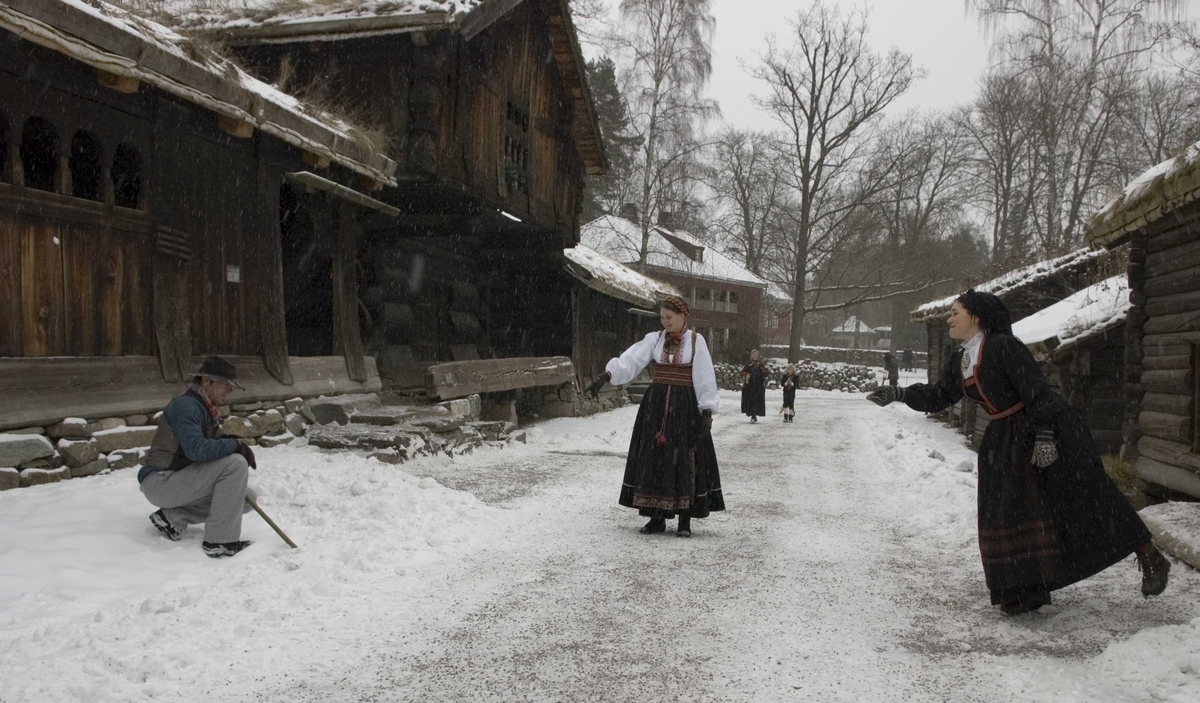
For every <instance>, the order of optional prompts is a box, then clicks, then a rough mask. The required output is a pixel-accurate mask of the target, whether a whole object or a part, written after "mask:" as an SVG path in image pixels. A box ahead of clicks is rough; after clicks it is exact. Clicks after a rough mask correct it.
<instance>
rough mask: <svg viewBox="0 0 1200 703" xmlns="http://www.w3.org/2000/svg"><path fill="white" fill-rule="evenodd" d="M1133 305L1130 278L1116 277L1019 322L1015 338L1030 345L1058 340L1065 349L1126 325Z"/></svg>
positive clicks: (1014, 330) (1015, 329)
mask: <svg viewBox="0 0 1200 703" xmlns="http://www.w3.org/2000/svg"><path fill="white" fill-rule="evenodd" d="M1130 305H1131V304H1130V302H1129V281H1128V279H1127V278H1126V277H1125V275H1124V274H1122V275H1120V276H1113V277H1112V278H1108V279H1105V280H1103V281H1100V282H1099V283H1096V284H1094V285H1091V286H1088V287H1087V288H1084V289H1083V290H1081V291H1078V292H1077V293H1074V294H1073V295H1071V296H1070V297H1068V298H1066V299H1065V300H1060V301H1059V302H1057V303H1055V304H1054V305H1051V306H1050V307H1048V308H1044V309H1042V310H1039V311H1037V312H1036V313H1034V314H1032V315H1030V316H1029V317H1026V318H1024V319H1023V320H1020V321H1018V322H1017V323H1015V324H1014V325H1013V335H1014V336H1016V337H1017V338H1018V339H1020V340H1021V341H1022V342H1025V344H1027V345H1032V344H1039V343H1043V342H1046V341H1048V340H1050V339H1051V338H1055V337H1056V338H1058V341H1059V342H1060V345H1059V346H1058V347H1057V349H1062V348H1063V347H1068V346H1070V345H1072V344H1074V343H1076V342H1079V341H1082V340H1085V339H1087V338H1088V337H1091V336H1093V335H1096V334H1100V333H1101V332H1104V331H1106V330H1109V329H1112V328H1113V327H1116V326H1117V325H1120V324H1123V323H1124V322H1125V316H1126V315H1127V314H1128V312H1129V308H1130Z"/></svg>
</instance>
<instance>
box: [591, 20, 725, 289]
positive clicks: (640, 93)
mask: <svg viewBox="0 0 1200 703" xmlns="http://www.w3.org/2000/svg"><path fill="white" fill-rule="evenodd" d="M709 3H710V0H622V1H621V4H620V13H621V22H620V24H619V26H618V27H617V28H616V30H615V31H614V32H612V33H611V34H610V35H609V36H608V43H609V44H610V46H611V47H612V48H613V50H614V51H615V52H616V53H617V55H618V56H620V57H621V58H622V59H623V60H624V61H625V62H626V66H627V70H626V71H625V73H624V76H623V78H624V80H623V87H624V88H625V90H626V94H627V96H628V102H629V108H630V117H631V120H632V123H633V131H634V132H635V133H636V136H637V137H638V139H640V154H639V163H638V165H637V168H638V171H639V179H638V180H639V181H640V186H641V187H640V193H639V194H638V195H639V209H640V212H641V214H642V217H641V227H642V243H641V249H640V256H639V259H638V263H639V265H641V266H644V265H645V264H646V256H647V254H648V251H649V245H650V229H651V227H652V225H653V220H652V215H653V214H654V213H656V212H658V211H659V209H660V206H659V200H660V199H662V200H664V201H673V202H675V203H678V202H680V199H681V198H683V197H685V195H686V194H687V193H688V192H689V191H690V186H689V184H688V183H687V181H689V180H692V179H694V178H696V177H697V171H698V170H699V167H700V159H699V156H700V152H701V150H702V149H703V146H704V145H703V144H701V143H700V142H699V140H698V139H697V138H696V133H697V126H698V124H699V123H701V122H703V121H704V120H705V119H707V118H708V117H710V116H713V115H715V114H716V112H717V106H716V103H714V102H713V101H711V100H709V99H707V98H705V97H704V94H703V90H704V87H705V85H706V84H707V82H708V79H709V76H710V75H711V74H712V51H711V48H710V44H711V42H712V33H713V28H714V26H715V23H714V20H713V18H712V14H711V13H710V11H709Z"/></svg>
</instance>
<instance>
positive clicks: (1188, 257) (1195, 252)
mask: <svg viewBox="0 0 1200 703" xmlns="http://www.w3.org/2000/svg"><path fill="white" fill-rule="evenodd" d="M1193 266H1200V237H1195V238H1194V239H1192V240H1191V241H1189V242H1186V243H1183V244H1180V245H1179V246H1175V247H1171V248H1170V249H1163V250H1161V251H1157V252H1155V253H1153V254H1150V255H1148V256H1147V257H1146V274H1147V275H1148V276H1150V277H1154V276H1162V275H1164V274H1168V273H1174V272H1176V271H1182V270H1183V269H1186V268H1191V267H1193Z"/></svg>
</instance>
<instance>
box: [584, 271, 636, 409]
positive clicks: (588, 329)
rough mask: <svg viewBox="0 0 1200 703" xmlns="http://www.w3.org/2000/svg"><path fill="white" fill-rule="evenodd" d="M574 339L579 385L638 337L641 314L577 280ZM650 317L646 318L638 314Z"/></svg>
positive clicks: (626, 304) (593, 377)
mask: <svg viewBox="0 0 1200 703" xmlns="http://www.w3.org/2000/svg"><path fill="white" fill-rule="evenodd" d="M573 307H574V318H575V321H574V325H573V326H574V329H575V342H574V348H575V349H574V351H575V353H574V354H573V355H572V359H571V360H572V361H574V362H575V374H576V376H577V380H578V381H579V384H580V385H579V387H580V388H584V387H586V386H587V384H588V383H590V382H591V381H592V380H593V379H595V378H596V377H597V376H599V375H600V374H602V373H604V369H605V366H607V365H608V360H609V359H612V358H613V357H617V356H620V355H621V353H622V352H624V351H625V350H626V349H628V348H629V347H631V346H633V343H634V342H635V341H637V340H638V339H641V337H642V336H643V335H639V334H638V332H639V329H640V328H639V325H638V321H639V318H640V316H635V315H633V314H631V313H630V312H629V308H631V307H633V306H632V304H630V303H628V302H626V301H623V300H618V299H617V298H613V297H610V296H607V295H604V294H602V293H598V292H597V291H594V290H592V289H591V288H588V287H587V286H585V285H583V284H580V283H577V284H575V287H574V305H573ZM640 319H649V318H640Z"/></svg>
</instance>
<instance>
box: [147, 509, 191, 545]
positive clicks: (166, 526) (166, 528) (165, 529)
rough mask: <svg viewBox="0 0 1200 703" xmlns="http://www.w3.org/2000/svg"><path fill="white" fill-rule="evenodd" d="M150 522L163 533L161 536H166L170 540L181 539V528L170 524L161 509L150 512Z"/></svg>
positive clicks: (176, 540)
mask: <svg viewBox="0 0 1200 703" xmlns="http://www.w3.org/2000/svg"><path fill="white" fill-rule="evenodd" d="M150 524H151V525H154V526H155V527H157V528H158V531H159V532H161V533H162V534H163V537H166V538H167V539H169V540H171V541H172V542H178V541H179V540H181V539H183V530H180V529H178V528H176V527H175V526H174V525H172V524H171V521H170V520H168V519H167V516H166V515H164V514H163V511H162V510H159V511H157V512H153V513H150Z"/></svg>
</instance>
